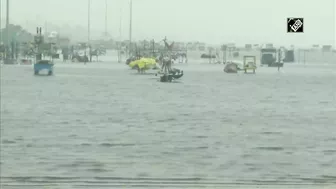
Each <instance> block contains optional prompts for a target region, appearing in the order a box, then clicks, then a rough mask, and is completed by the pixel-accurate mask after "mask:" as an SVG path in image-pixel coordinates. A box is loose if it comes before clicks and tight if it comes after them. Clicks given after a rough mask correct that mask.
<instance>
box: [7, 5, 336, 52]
mask: <svg viewBox="0 0 336 189" xmlns="http://www.w3.org/2000/svg"><path fill="white" fill-rule="evenodd" d="M1 1H2V8H1V9H2V11H1V12H2V13H1V17H2V20H3V21H4V20H5V19H4V17H5V5H6V4H5V2H6V0H1ZM87 2H88V0H10V21H11V22H14V23H16V24H21V25H22V26H24V27H27V28H29V29H30V30H32V28H34V27H35V26H36V25H37V24H38V23H40V25H42V26H44V23H45V22H48V23H50V25H51V23H53V24H55V25H64V24H69V25H74V26H75V25H81V26H83V27H85V28H86V27H87V13H88V3H87ZM107 4H108V13H107V16H108V24H107V27H108V32H109V33H111V34H112V36H113V37H119V28H120V27H119V25H120V20H122V25H121V30H122V38H123V39H126V38H128V31H129V0H107ZM39 8H44V10H39ZM335 10H336V5H335V0H230V1H229V0H133V38H134V39H152V38H154V39H162V38H163V37H164V36H167V38H168V39H171V40H182V41H197V40H198V41H204V42H209V43H214V44H221V43H227V42H235V43H237V44H245V43H259V44H261V43H268V42H273V43H275V44H285V45H289V44H294V45H309V46H310V45H311V44H335V36H336V18H335ZM287 17H303V18H304V30H305V31H304V34H299V33H289V34H287V33H286V18H287ZM2 25H4V22H2ZM91 27H92V30H93V31H92V33H93V34H92V35H93V36H95V37H96V36H98V35H100V33H102V32H104V28H105V0H91ZM61 32H62V31H61ZM63 33H64V32H63ZM65 33H66V32H65ZM98 33H99V34H98ZM73 35H74V34H73ZM75 35H77V36H81V37H83V38H86V36H87V31H86V30H85V29H83V31H82V32H78V33H77V34H75ZM93 38H94V37H93Z"/></svg>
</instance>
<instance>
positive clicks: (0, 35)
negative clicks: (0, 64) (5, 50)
mask: <svg viewBox="0 0 336 189" xmlns="http://www.w3.org/2000/svg"><path fill="white" fill-rule="evenodd" d="M1 42H2V0H0V43H1Z"/></svg>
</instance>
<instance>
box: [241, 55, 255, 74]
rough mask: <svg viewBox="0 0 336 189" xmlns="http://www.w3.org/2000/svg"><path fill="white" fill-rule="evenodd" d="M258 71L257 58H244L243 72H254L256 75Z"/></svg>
mask: <svg viewBox="0 0 336 189" xmlns="http://www.w3.org/2000/svg"><path fill="white" fill-rule="evenodd" d="M256 69H257V64H256V57H255V56H244V64H243V70H244V72H245V73H247V71H248V70H252V71H253V73H255V70H256Z"/></svg>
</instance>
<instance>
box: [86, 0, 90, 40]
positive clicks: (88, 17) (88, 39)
mask: <svg viewBox="0 0 336 189" xmlns="http://www.w3.org/2000/svg"><path fill="white" fill-rule="evenodd" d="M90 3H91V2H90V0H88V18H87V19H88V33H87V35H88V36H87V37H88V44H90V41H91V38H90V35H91V34H90V27H91V26H90V16H91V15H90V14H91V13H90V12H91V11H90V9H91V5H90Z"/></svg>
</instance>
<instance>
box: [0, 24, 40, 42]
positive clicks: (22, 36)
mask: <svg viewBox="0 0 336 189" xmlns="http://www.w3.org/2000/svg"><path fill="white" fill-rule="evenodd" d="M7 31H8V32H9V33H8V35H7ZM1 34H2V42H3V43H4V44H7V40H8V41H9V42H11V41H16V42H30V41H32V40H33V37H34V36H33V35H32V34H31V33H29V32H28V31H26V30H24V29H23V28H22V27H21V26H19V25H13V24H10V25H9V27H8V28H3V29H1Z"/></svg>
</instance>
